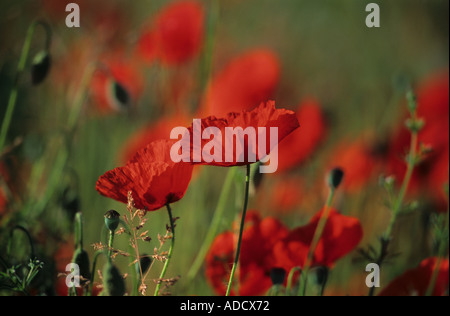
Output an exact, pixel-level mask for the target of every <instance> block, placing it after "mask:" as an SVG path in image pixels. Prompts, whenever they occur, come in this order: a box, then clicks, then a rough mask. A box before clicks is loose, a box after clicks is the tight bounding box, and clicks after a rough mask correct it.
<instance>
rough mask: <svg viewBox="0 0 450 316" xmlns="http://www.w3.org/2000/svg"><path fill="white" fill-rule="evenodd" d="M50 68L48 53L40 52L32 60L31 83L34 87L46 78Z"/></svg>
mask: <svg viewBox="0 0 450 316" xmlns="http://www.w3.org/2000/svg"><path fill="white" fill-rule="evenodd" d="M50 67H51V57H50V54H49V52H48V51H46V50H43V51H40V52H39V53H38V54H36V56H35V57H34V59H33V63H32V65H31V83H32V84H33V85H35V86H37V85H39V84H41V83H42V82H43V81H44V80H45V78H47V75H48V73H49V72H50Z"/></svg>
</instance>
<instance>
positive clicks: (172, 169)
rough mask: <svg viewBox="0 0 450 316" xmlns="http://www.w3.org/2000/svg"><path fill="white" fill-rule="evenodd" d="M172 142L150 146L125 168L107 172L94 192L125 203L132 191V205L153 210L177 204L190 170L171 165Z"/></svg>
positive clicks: (186, 166) (190, 168) (188, 167)
mask: <svg viewBox="0 0 450 316" xmlns="http://www.w3.org/2000/svg"><path fill="white" fill-rule="evenodd" d="M172 145H173V142H172V141H167V140H162V141H156V142H153V143H150V144H149V145H147V146H146V147H145V148H143V149H141V150H140V151H138V152H137V153H136V155H135V156H134V157H133V158H132V159H131V160H130V161H129V162H128V163H127V164H126V165H125V166H124V167H120V168H116V169H114V170H111V171H108V172H107V173H105V174H104V175H103V176H101V177H100V179H99V180H98V181H97V186H96V190H97V191H98V192H99V193H100V194H101V195H104V196H106V197H109V198H112V199H114V200H116V201H119V202H122V203H127V202H128V192H129V191H131V192H132V196H133V199H134V203H135V206H136V207H137V208H139V209H145V210H147V211H155V210H158V209H160V208H162V207H163V206H165V205H167V204H170V203H174V202H177V201H179V200H180V199H181V198H182V197H183V196H184V194H185V193H186V190H187V188H188V186H189V182H190V180H191V177H192V170H193V167H192V165H190V164H186V163H182V162H181V163H174V162H173V161H172V160H171V158H170V149H171V147H172Z"/></svg>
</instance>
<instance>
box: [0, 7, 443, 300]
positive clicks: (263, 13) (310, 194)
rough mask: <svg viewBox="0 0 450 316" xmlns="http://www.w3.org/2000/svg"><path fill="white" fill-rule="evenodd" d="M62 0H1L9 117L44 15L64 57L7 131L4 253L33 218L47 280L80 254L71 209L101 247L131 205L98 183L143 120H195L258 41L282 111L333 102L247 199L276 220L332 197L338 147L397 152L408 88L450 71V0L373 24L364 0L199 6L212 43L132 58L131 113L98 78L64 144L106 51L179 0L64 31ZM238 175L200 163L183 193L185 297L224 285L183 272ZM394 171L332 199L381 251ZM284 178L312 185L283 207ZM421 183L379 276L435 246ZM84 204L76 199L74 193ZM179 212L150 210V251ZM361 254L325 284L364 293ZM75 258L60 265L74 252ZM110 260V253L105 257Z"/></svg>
mask: <svg viewBox="0 0 450 316" xmlns="http://www.w3.org/2000/svg"><path fill="white" fill-rule="evenodd" d="M51 2H52V1H22V0H20V1H18V0H14V1H12V0H2V1H1V4H0V121H1V120H3V117H4V115H5V111H6V105H7V103H8V98H9V94H10V90H11V88H12V85H13V83H14V78H15V70H16V67H17V63H18V60H19V56H20V54H21V49H22V45H23V42H24V40H25V36H26V32H27V28H28V26H29V25H30V23H31V22H32V21H33V20H35V19H36V18H44V19H45V20H47V21H48V22H49V25H50V26H51V28H52V32H53V38H52V45H51V54H52V68H51V71H50V73H49V76H48V77H47V78H46V80H45V82H44V83H43V84H42V85H39V86H36V87H34V86H31V85H29V83H28V81H27V78H26V76H23V77H21V78H20V89H19V96H18V100H17V106H16V109H15V112H14V115H13V119H12V124H11V128H10V130H9V133H8V138H7V144H8V145H12V144H15V146H14V145H13V146H12V147H10V146H9V147H8V148H7V150H8V152H7V153H6V154H5V155H3V156H2V163H4V166H5V169H6V172H7V174H8V176H7V178H6V176H5V178H4V179H7V181H6V180H5V182H7V183H8V185H7V187H8V188H9V189H8V192H6V196H7V197H8V199H7V200H8V204H7V206H5V209H4V211H2V212H0V254H1V255H2V256H3V254H4V253H6V249H7V245H8V242H9V239H10V236H9V228H10V227H11V226H12V225H14V224H20V225H22V226H24V227H26V228H27V229H28V230H29V231H30V233H31V235H32V236H33V239H34V241H35V247H36V253H38V254H40V255H41V258H42V260H43V261H44V262H45V263H46V266H45V269H44V271H43V272H42V273H41V275H40V276H39V277H42V278H47V279H48V280H51V279H52V278H55V276H56V274H55V269H56V268H55V267H56V266H57V264H58V261H53V260H52V258H54V256H55V254H56V255H57V256H58V254H59V256H61V257H62V258H63V259H64V258H66V259H67V257H68V258H69V259H70V258H71V256H72V254H71V253H70V250H68V251H66V252H67V253H66V252H64V251H60V252H58V249H64V248H65V247H67V244H69V245H70V244H72V245H73V223H72V219H71V217H72V215H69V214H70V212H68V211H67V209H69V210H73V209H77V210H79V211H82V213H83V216H84V224H85V225H84V245H85V249H86V250H87V251H88V253H89V254H90V256H91V258H92V256H93V254H94V249H93V248H92V247H91V244H93V243H95V242H99V241H103V242H106V239H105V236H104V228H103V226H104V224H103V223H104V218H103V215H104V213H105V212H106V211H108V210H110V209H115V210H117V211H118V212H119V213H121V214H124V213H125V212H126V206H125V205H124V204H121V203H118V202H115V201H113V200H111V199H108V198H105V197H102V196H100V195H99V194H98V193H97V192H96V190H95V186H96V182H97V180H98V178H99V177H100V176H101V175H102V174H104V173H105V172H106V171H108V170H111V169H113V168H115V167H117V166H120V165H122V164H123V161H122V157H123V156H122V155H123V150H124V146H125V145H126V144H127V142H129V139H130V137H132V136H133V135H134V134H135V133H136V132H137V131H139V130H141V129H142V128H144V127H147V126H151V125H156V124H158V122H159V120H160V119H162V118H163V117H168V116H170V115H173V114H176V113H181V112H183V113H184V114H187V116H188V117H189V118H195V115H196V114H197V109H198V107H199V106H200V103H201V100H202V96H203V91H204V87H205V83H206V82H207V80H208V78H210V79H211V78H214V75H215V74H217V73H218V72H219V71H220V70H221V69H223V67H224V66H225V65H226V64H227V63H228V62H229V61H230V60H232V59H233V58H235V57H236V56H239V55H241V54H243V53H244V52H246V51H248V50H253V49H256V48H258V49H259V48H264V49H269V50H271V51H273V52H274V54H275V55H276V56H277V57H278V59H279V61H280V69H281V73H280V79H279V82H278V84H277V85H276V89H275V92H274V93H273V94H272V96H271V99H273V100H276V102H277V106H278V107H283V108H288V109H292V110H297V108H298V106H299V104H300V103H301V102H302V101H303V100H305V99H306V98H315V99H316V100H317V103H318V104H319V105H320V107H321V108H322V109H323V111H324V113H325V117H326V122H327V123H326V134H325V137H324V139H323V141H322V142H321V143H320V144H319V145H318V146H317V147H316V149H315V150H314V151H313V152H312V153H311V154H310V155H308V157H307V159H305V160H304V161H303V162H302V163H301V164H299V165H298V166H295V167H293V168H290V169H289V170H287V171H284V172H282V173H275V174H273V175H264V177H263V179H262V184H261V186H260V187H258V188H254V187H252V190H251V193H252V194H251V196H250V200H249V207H250V209H257V210H258V211H260V212H261V214H263V216H274V217H277V218H279V219H280V220H281V221H282V222H283V223H285V225H287V226H288V227H289V228H294V227H298V226H300V225H304V224H305V223H307V222H308V221H309V219H310V218H311V217H312V216H313V215H314V214H315V213H316V212H317V211H318V210H320V209H321V208H322V206H323V204H324V203H325V199H326V189H325V181H324V179H325V176H326V172H327V171H328V168H329V167H330V166H332V165H333V162H334V161H336V163H341V161H342V160H340V159H341V158H342V157H339V156H340V153H339V152H336V151H335V148H336V146H338V145H339V144H351V143H352V142H353V141H356V140H358V141H361V142H362V143H363V144H366V145H367V146H369V147H371V148H374V149H375V148H376V149H378V150H382V149H383V148H386V146H388V145H389V142H390V141H391V139H392V137H393V136H392V135H393V134H394V131H395V130H397V128H398V127H400V126H401V125H402V124H403V122H404V118H405V113H406V102H405V93H404V91H405V90H404V83H405V82H410V83H411V84H412V86H413V87H417V86H418V85H419V84H420V83H421V82H423V81H424V80H425V79H426V78H428V77H429V76H430V75H432V74H433V73H435V72H436V71H440V70H442V69H447V68H448V59H449V50H448V45H449V42H448V41H449V31H448V22H449V14H448V6H449V3H448V1H444V0H430V1H418V0H401V1H387V0H379V1H376V2H377V3H378V4H379V5H380V8H381V27H380V28H372V29H369V28H367V27H366V24H365V19H366V16H367V14H368V13H367V12H365V7H366V5H367V3H368V1H361V0H342V1H336V0H322V1H312V0H311V1H306V0H279V1H272V0H245V1H237V0H226V1H217V2H216V1H215V0H214V1H199V2H200V3H202V4H203V5H204V8H205V19H206V22H205V37H204V39H203V45H202V50H201V51H200V52H199V53H198V54H197V55H196V56H195V57H194V58H193V59H191V60H189V61H188V62H186V63H183V64H181V65H177V66H164V65H159V64H157V63H155V64H153V65H146V64H144V63H142V64H139V62H138V61H137V60H136V59H135V58H130V59H128V61H127V62H129V63H130V64H132V65H133V67H134V69H135V70H136V71H137V72H138V73H139V76H141V78H142V80H140V81H139V80H136V82H134V81H132V82H130V83H129V84H130V85H140V87H139V89H138V88H136V89H137V90H139V93H137V95H138V97H137V98H136V102H135V103H136V104H134V105H133V108H132V109H131V110H130V111H126V112H116V111H113V110H112V109H109V110H107V111H106V112H104V113H98V111H97V109H98V104H97V103H98V102H99V101H98V98H96V97H95V87H93V86H90V88H89V93H88V94H87V96H86V100H85V102H84V103H83V104H84V105H83V109H82V112H81V114H80V117H79V120H78V122H77V123H76V125H75V126H76V127H75V133H74V135H73V139H71V140H70V141H69V143H67V141H66V140H67V139H68V137H66V136H67V134H68V131H67V127H68V124H69V123H68V119H69V116H70V113H71V112H70V111H71V109H72V108H73V106H74V103H75V102H76V98H77V97H78V95H77V91H79V89H80V86H81V85H82V84H81V81H82V77H83V74H84V73H85V71H86V70H87V69H89V68H88V67H89V63H91V62H95V61H96V58H98V59H100V56H108V57H109V56H115V55H116V54H124V55H126V56H127V55H131V54H132V53H133V51H134V49H135V47H136V43H137V40H138V39H139V37H140V35H141V30H142V29H143V27H144V26H145V25H148V24H149V23H151V21H152V17H154V16H155V14H157V12H158V11H159V10H160V8H162V7H163V6H164V5H166V3H169V2H170V1H161V0H141V1H119V0H114V1H112V0H109V1H98V5H92V4H91V5H89V9H88V10H89V11H88V12H85V11H83V6H82V5H81V28H67V27H66V25H65V23H64V20H65V17H66V14H67V13H65V12H59V11H58V10H59V8H60V6H57V5H55V6H53V5H52V4H51ZM63 2H64V1H63ZM75 2H76V1H75ZM96 2H97V1H91V3H96ZM214 3H216V4H217V5H218V6H219V14H218V19H212V18H211V14H214V12H213V11H212V9H211V8H213V5H214ZM213 17H214V16H213ZM43 35H44V33H43V32H42V30H41V29H37V30H36V35H35V37H34V39H33V42H32V46H31V56H33V55H34V54H35V53H36V52H38V51H39V50H40V49H41V47H42V44H41V43H43V41H44V36H43ZM30 58H31V57H30ZM209 61H211V63H210V64H209ZM209 70H210V72H209ZM131 77H132V76H131ZM92 91H93V92H92ZM176 93H178V95H177V98H176V97H175V94H176ZM447 93H448V92H447ZM261 101H262V100H261ZM187 123H189V122H187ZM300 125H301V126H302V125H303V122H302V121H301V120H300ZM301 128H302V127H300V130H301ZM441 132H442V133H448V130H442V131H441ZM168 136H169V135H167V137H168ZM447 146H448V144H447ZM66 149H67V150H66ZM401 154H404V153H402V152H401V153H399V155H401ZM64 155H67V157H65V156H64ZM65 158H67V159H65ZM345 159H347V160H346V163H347V164H348V167H349V168H351V167H352V166H353V165H354V166H355V168H357V166H358V163H359V161H358V158H357V156H356V158H355V157H352V156H351V155H350V156H349V157H348V158H345ZM353 159H354V161H353ZM361 159H362V158H361ZM240 170H241V169H240ZM55 171H56V172H55ZM241 171H242V172H239V173H238V175H239V177H238V178H237V179H236V181H235V183H234V185H233V189H232V190H231V194H230V196H229V199H228V201H227V208H226V212H225V214H226V215H225V216H224V218H223V220H222V221H221V226H220V229H219V230H220V231H225V230H229V229H230V228H231V225H232V221H233V220H237V219H239V216H238V215H239V212H240V210H241V208H242V201H243V190H244V177H245V174H244V173H245V171H244V169H242V170H241ZM227 172H228V169H226V168H218V167H208V166H202V167H198V168H197V167H196V169H195V171H194V176H193V179H192V182H191V184H190V186H189V189H188V191H187V193H186V195H185V196H184V198H183V199H182V200H181V201H179V202H177V203H175V204H173V205H172V209H173V212H174V216H177V217H180V219H179V220H178V221H177V227H176V236H177V239H176V245H175V249H174V255H173V258H172V261H171V263H170V266H169V270H168V272H167V274H166V275H167V276H168V277H174V276H177V275H179V276H181V278H180V280H179V282H178V283H177V285H176V286H174V287H173V288H171V292H172V294H174V295H213V294H214V291H213V289H212V288H211V287H210V286H209V285H208V282H207V280H206V278H205V276H204V272H203V269H202V270H201V271H200V273H199V275H198V276H197V277H196V278H195V280H194V281H193V282H190V283H187V282H186V278H185V276H186V274H187V273H188V271H189V268H190V267H191V265H192V262H193V261H194V259H195V256H196V254H197V252H198V250H199V249H200V247H201V245H202V242H203V240H204V238H205V235H206V233H207V230H208V228H209V226H210V223H211V219H212V216H213V213H214V210H215V208H216V206H217V203H218V199H219V195H220V192H221V188H222V185H223V183H224V179H225V176H226V174H227ZM361 172H364V169H362V171H361ZM387 172H388V170H386V168H385V165H383V164H381V165H380V166H379V167H377V168H376V171H375V172H374V173H373V174H372V175H371V176H370V177H369V179H368V180H367V181H366V182H365V183H364V185H362V186H360V187H358V188H357V189H356V190H352V191H351V192H346V191H344V190H342V191H339V192H338V195H337V197H336V201H335V207H336V208H337V209H339V210H340V211H341V212H342V213H343V214H345V215H350V216H354V217H357V218H358V219H359V220H360V221H361V224H362V226H363V230H364V237H363V240H362V241H361V243H360V245H359V246H360V247H367V246H369V245H374V246H376V247H378V240H377V238H378V237H379V236H380V235H381V234H382V233H383V232H384V231H385V229H386V226H387V225H388V223H389V219H390V212H389V210H388V209H387V208H386V207H385V205H384V202H385V200H386V198H387V196H386V193H385V191H384V190H383V189H382V188H381V187H380V186H379V183H378V177H379V175H381V174H383V173H384V174H385V173H387ZM287 179H297V180H298V181H299V182H301V183H302V188H300V187H298V188H297V187H296V185H295V184H292V187H293V188H294V190H292V192H291V193H286V196H284V197H282V198H281V201H283V200H284V199H291V200H294V202H292V203H293V204H291V205H290V206H289V210H284V211H283V210H280V209H278V207H277V205H276V203H274V202H273V199H274V195H275V192H277V186H280V185H281V184H283V183H284V182H286V181H288V180H287ZM400 180H401V179H400ZM3 182H4V181H2V182H0V183H1V184H2V185H3ZM421 190H422V189H418V191H415V193H413V194H410V195H408V197H407V201H411V200H413V199H419V201H420V206H419V209H418V210H417V211H415V212H412V213H410V214H408V215H405V216H401V217H400V218H399V220H398V222H397V224H396V225H395V228H394V235H395V237H396V238H395V240H394V243H393V244H394V248H395V249H396V250H397V252H398V253H399V256H398V257H396V258H393V259H392V260H391V261H390V263H389V264H386V265H385V266H383V270H382V271H383V273H382V279H381V284H382V286H383V285H387V283H388V282H389V281H391V280H392V279H394V278H395V277H397V276H399V275H400V274H402V273H403V272H404V271H406V270H407V269H410V268H414V267H416V266H417V265H418V264H419V263H420V262H421V261H422V260H423V259H425V258H428V257H431V256H432V255H434V254H435V253H434V252H433V247H432V245H433V242H432V238H433V236H432V230H431V229H430V225H429V218H430V214H431V213H433V212H434V211H435V210H434V207H433V206H431V205H433V204H431V202H430V200H431V199H429V196H427V195H426V194H423V192H422V191H421ZM62 199H65V200H66V203H65V204H64V203H62V202H61V200H62ZM74 199H76V201H78V202H79V203H80V204H79V205H76V204H70V202H73V201H74ZM279 201H280V200H278V202H279ZM73 203H75V202H73ZM167 223H168V218H167V214H166V212H165V211H164V210H160V211H156V212H154V213H151V214H149V222H148V229H149V231H150V233H149V234H150V236H151V237H152V239H153V241H152V242H151V243H150V244H148V245H146V246H142V247H144V248H142V249H141V251H144V252H146V253H149V254H151V253H153V248H154V247H157V246H158V245H159V242H158V238H157V235H158V233H159V234H164V233H165V231H166V224H167ZM102 234H103V235H102ZM62 241H67V244H65V243H64V242H62ZM12 247H13V253H14V256H15V258H16V259H15V260H17V262H19V261H20V259H21V258H26V257H27V255H28V253H29V246H28V243H27V241H26V238H24V237H23V236H22V235H21V234H20V233H19V232H17V233H15V234H14V242H13V246H12ZM115 247H117V248H120V249H124V250H127V247H128V239H127V238H126V237H125V236H118V237H117V238H116V239H115ZM145 247H146V248H145ZM68 249H70V246H69V248H68ZM61 252H63V254H61ZM356 257H358V255H357V253H356V251H354V252H352V253H351V254H349V255H348V256H346V257H345V258H343V259H341V260H339V261H338V262H337V263H336V265H335V267H334V268H333V270H332V272H331V274H330V280H329V283H328V286H327V290H326V291H325V295H327V294H328V295H334V294H336V295H346V294H350V295H366V294H367V291H368V289H367V287H366V286H365V277H366V275H367V273H366V272H365V266H366V264H367V262H366V261H364V260H362V261H358V260H355V258H356ZM63 259H61V258H59V259H58V260H60V261H61V262H65V261H64V260H63ZM103 263H104V258H102V257H100V259H99V263H98V266H99V267H101V266H102V264H103ZM116 263H117V264H118V266H119V267H120V269H121V271H122V272H123V273H125V272H126V270H127V269H128V264H129V259H127V258H121V257H120V256H119V257H118V258H117V259H116ZM161 268H162V263H160V262H156V263H155V264H154V266H153V267H152V272H151V275H150V278H152V277H153V278H156V277H158V275H159V273H160V270H161ZM60 272H63V271H60ZM127 281H128V283H127V284H128V285H129V282H130V280H129V279H128V280H127ZM150 292H151V293H153V292H152V291H150Z"/></svg>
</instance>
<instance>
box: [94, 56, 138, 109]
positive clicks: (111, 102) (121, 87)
mask: <svg viewBox="0 0 450 316" xmlns="http://www.w3.org/2000/svg"><path fill="white" fill-rule="evenodd" d="M143 87H144V80H143V78H142V75H141V74H140V72H139V71H138V70H137V69H136V68H135V66H134V65H133V64H132V63H128V62H125V61H124V60H123V59H118V58H113V59H110V58H108V59H105V60H104V62H103V65H102V66H101V67H99V69H97V71H96V72H95V73H94V76H93V78H92V83H91V93H92V96H93V102H94V105H95V107H96V108H97V110H98V111H99V112H100V113H102V114H107V113H113V112H121V111H126V110H128V109H129V108H130V107H131V106H132V105H133V104H135V103H136V101H137V100H138V98H139V97H140V96H141V94H142V92H143Z"/></svg>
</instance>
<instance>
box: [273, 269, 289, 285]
mask: <svg viewBox="0 0 450 316" xmlns="http://www.w3.org/2000/svg"><path fill="white" fill-rule="evenodd" d="M285 278H286V270H284V269H283V268H273V269H272V270H271V271H270V279H271V280H272V284H273V285H282V284H283V283H284V279H285Z"/></svg>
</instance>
